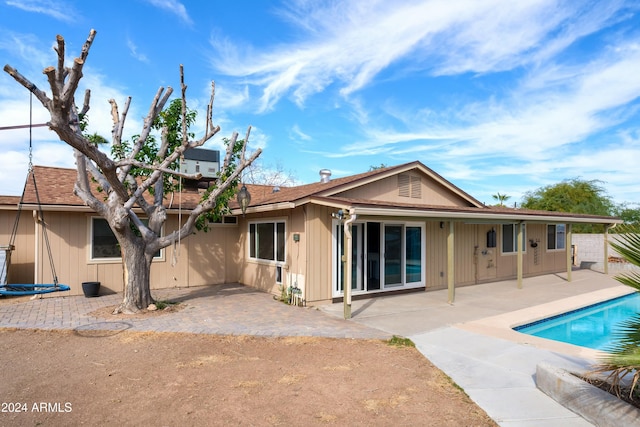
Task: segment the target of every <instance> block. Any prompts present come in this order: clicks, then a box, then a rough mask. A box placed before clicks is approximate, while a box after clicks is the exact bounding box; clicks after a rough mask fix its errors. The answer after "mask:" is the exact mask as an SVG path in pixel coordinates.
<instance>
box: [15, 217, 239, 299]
mask: <svg viewBox="0 0 640 427" xmlns="http://www.w3.org/2000/svg"><path fill="white" fill-rule="evenodd" d="M45 215H46V219H47V234H48V238H49V243H50V246H51V251H52V254H53V261H54V266H55V269H56V275H57V277H58V281H59V283H61V284H65V285H68V286H70V288H71V290H70V291H69V292H67V293H65V295H82V294H83V292H82V282H89V281H96V282H100V285H101V286H100V288H101V294H107V293H114V292H122V290H123V267H122V261H121V260H120V259H109V260H95V259H91V239H90V236H91V218H93V217H96V215H95V214H87V213H78V212H46V213H45ZM21 222H22V221H21ZM177 222H178V221H177V216H176V215H169V217H168V219H167V223H166V224H165V229H166V230H172V229H173V228H174V227H175V226H177ZM79 224H86V226H78V225H79ZM25 234H26V233H25ZM238 236H239V232H238V227H237V226H236V225H228V224H225V225H219V224H213V225H212V226H211V228H210V230H209V231H208V232H206V233H205V232H204V231H197V232H195V233H194V234H192V235H191V236H189V237H188V238H186V239H183V240H182V241H181V242H180V245H179V247H176V248H175V255H176V256H177V259H176V262H175V263H173V262H172V259H173V256H174V247H173V246H169V247H167V248H164V249H163V250H162V252H161V256H160V257H159V258H157V259H155V260H154V261H153V263H152V265H151V277H150V286H151V289H162V288H170V287H192V286H205V285H215V284H222V283H227V282H236V281H237V279H238V264H239V259H238V257H237V254H238V253H237V252H234V251H232V250H231V249H232V248H234V247H235V246H234V245H236V246H237V241H238ZM28 240H31V241H33V242H35V241H36V240H38V241H39V242H40V243H39V244H38V248H39V254H38V259H39V263H38V266H37V272H36V277H35V282H33V283H51V282H52V280H53V279H52V278H53V275H52V272H51V268H50V264H49V262H48V259H49V258H48V254H47V251H46V246H45V245H44V244H43V236H42V230H41V227H39V228H38V237H37V239H33V232H31V234H30V236H29V239H28ZM234 242H236V243H234ZM17 262H18V263H20V264H22V263H21V260H20V257H18V261H17ZM31 262H32V264H31V265H32V266H33V261H31ZM20 270H21V271H22V270H24V266H23V265H21V266H20ZM32 280H33V279H32ZM14 282H15V281H14ZM28 283H31V282H28ZM50 296H56V294H52V295H50Z"/></svg>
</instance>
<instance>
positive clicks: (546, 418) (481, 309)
mask: <svg viewBox="0 0 640 427" xmlns="http://www.w3.org/2000/svg"><path fill="white" fill-rule="evenodd" d="M562 276H564V275H547V276H540V277H535V278H530V279H525V280H524V283H523V288H522V289H518V287H517V284H516V282H515V281H505V282H496V283H489V284H483V285H478V286H470V287H464V288H459V289H457V290H456V300H455V303H454V304H453V305H450V304H447V303H446V301H447V291H435V292H424V293H418V294H409V295H401V296H394V297H386V298H377V299H371V300H358V301H353V304H352V313H353V322H356V323H360V324H361V325H365V326H370V327H373V328H377V329H380V330H383V331H386V332H389V333H391V334H397V335H403V336H406V337H409V338H411V339H412V340H413V342H415V344H416V346H417V348H418V349H419V350H420V352H422V353H423V354H424V355H425V356H426V357H427V358H428V359H429V360H430V361H431V362H432V363H433V364H434V365H436V366H437V367H438V368H440V369H441V370H442V371H444V372H445V373H446V374H447V375H449V377H451V378H452V379H453V381H455V382H456V384H458V385H459V386H460V387H462V388H463V389H464V391H465V392H466V393H467V394H468V395H469V396H470V397H471V399H473V400H474V401H475V402H476V403H477V404H478V405H479V406H480V407H482V408H483V409H484V410H485V411H486V412H487V414H489V416H490V417H491V418H493V419H494V420H495V421H496V422H497V423H498V424H499V425H501V426H505V427H516V426H518V427H534V426H535V427H546V426H548V427H556V426H559V425H562V426H564V427H573V426H590V425H592V424H591V423H589V422H587V421H586V420H585V419H583V418H582V417H581V416H579V415H578V414H575V413H573V412H571V411H570V410H568V409H566V408H565V407H564V406H562V405H560V404H558V403H557V402H556V401H555V400H553V399H552V398H550V397H548V396H547V395H546V394H544V393H543V392H541V391H540V390H539V389H538V388H537V387H536V383H535V374H536V366H537V364H538V363H540V362H542V361H546V362H549V363H551V364H552V365H554V366H558V367H562V368H569V369H577V370H583V369H585V368H588V367H590V366H591V365H592V364H593V363H594V362H595V359H596V357H597V356H598V352H596V351H592V350H588V349H584V348H582V347H577V346H573V345H569V344H563V343H557V342H554V341H549V340H544V339H540V338H536V337H531V336H528V335H524V334H521V333H518V332H515V331H513V330H512V329H511V328H512V327H513V326H517V325H519V324H526V323H529V322H532V321H535V320H539V319H541V318H545V317H548V316H551V315H555V314H560V313H563V312H566V311H570V310H572V309H576V308H579V307H584V306H586V305H590V304H593V303H595V302H599V301H603V300H606V299H609V298H615V297H617V296H620V295H624V294H628V293H630V292H631V289H630V288H628V287H625V286H622V285H620V284H619V283H618V282H617V281H615V280H614V279H613V278H612V277H610V276H605V275H603V274H600V273H597V272H593V271H590V270H580V271H574V272H573V274H572V279H573V280H572V281H571V282H567V281H566V280H565V279H564V278H563V277H562ZM323 311H325V312H326V313H329V314H331V315H333V316H335V317H339V316H342V313H343V305H342V304H333V305H331V306H327V307H324V308H323ZM639 422H640V420H639Z"/></svg>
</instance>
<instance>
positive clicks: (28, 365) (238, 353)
mask: <svg viewBox="0 0 640 427" xmlns="http://www.w3.org/2000/svg"><path fill="white" fill-rule="evenodd" d="M0 363H1V366H2V368H1V369H2V376H1V378H2V380H1V382H0V401H1V405H2V407H1V408H0V410H1V412H0V425H11V426H35V425H106V424H109V425H161V426H170V425H246V426H249V425H251V426H262V425H265V426H271V425H274V426H275V425H363V426H365V425H366V426H369V425H385V426H386V425H389V426H391V425H393V426H399V425H406V426H417V425H423V426H456V427H457V426H495V425H496V424H495V423H494V422H493V421H492V420H491V419H490V418H489V417H488V416H487V415H486V414H485V413H484V411H482V410H481V409H480V408H479V407H478V406H476V405H475V404H474V403H473V402H472V401H471V400H470V399H469V398H468V397H467V396H466V395H465V394H464V393H463V392H462V391H461V390H460V389H459V388H458V387H456V385H455V384H453V383H452V382H451V380H450V379H449V378H447V377H446V376H445V375H444V374H443V373H442V372H441V371H440V370H438V369H437V368H435V367H434V366H433V365H431V364H430V363H429V362H428V361H427V360H426V359H425V358H424V357H423V356H422V355H421V354H420V353H419V352H418V351H417V350H416V349H415V348H412V347H395V346H391V345H389V344H388V343H386V342H383V341H366V340H348V339H323V338H261V337H252V336H240V337H238V336H233V337H231V336H215V335H189V334H154V333H132V332H126V331H125V332H118V331H111V332H102V331H75V332H73V331H68V332H47V331H25V330H8V329H0Z"/></svg>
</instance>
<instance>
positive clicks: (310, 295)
mask: <svg viewBox="0 0 640 427" xmlns="http://www.w3.org/2000/svg"><path fill="white" fill-rule="evenodd" d="M335 211H337V209H335V208H328V207H325V206H318V205H313V204H310V205H308V206H307V209H306V223H307V243H306V247H307V257H308V259H309V261H308V262H306V261H305V262H306V264H307V276H306V283H305V286H306V294H307V301H308V302H312V303H317V304H320V303H327V302H330V301H331V297H332V295H331V290H332V286H333V283H332V271H333V269H332V258H331V257H332V252H333V248H332V242H333V230H332V223H333V221H332V218H331V213H332V212H335Z"/></svg>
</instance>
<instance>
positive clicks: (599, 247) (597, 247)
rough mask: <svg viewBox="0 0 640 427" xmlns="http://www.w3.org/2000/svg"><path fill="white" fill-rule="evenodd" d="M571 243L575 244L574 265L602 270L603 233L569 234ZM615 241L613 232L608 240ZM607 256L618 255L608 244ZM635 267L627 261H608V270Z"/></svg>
mask: <svg viewBox="0 0 640 427" xmlns="http://www.w3.org/2000/svg"><path fill="white" fill-rule="evenodd" d="M571 237H572V239H571V244H572V245H573V246H575V249H576V258H575V261H574V264H575V265H578V266H581V267H583V268H591V269H592V270H598V271H603V270H604V267H603V265H604V264H603V263H604V234H576V233H573V234H572V235H571ZM612 241H613V242H615V234H609V242H612ZM609 257H618V258H619V257H620V254H618V253H617V252H616V251H615V250H614V249H613V248H612V247H611V245H609ZM631 268H635V266H633V265H631V264H629V263H617V262H610V263H609V271H612V270H613V271H616V270H627V269H631Z"/></svg>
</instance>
